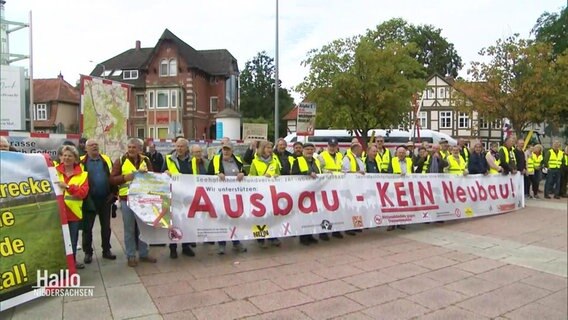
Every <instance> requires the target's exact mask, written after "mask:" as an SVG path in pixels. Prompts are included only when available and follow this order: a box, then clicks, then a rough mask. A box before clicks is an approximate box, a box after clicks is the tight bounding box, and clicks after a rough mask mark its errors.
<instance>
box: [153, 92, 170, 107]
mask: <svg viewBox="0 0 568 320" xmlns="http://www.w3.org/2000/svg"><path fill="white" fill-rule="evenodd" d="M169 95H170V93H169V91H167V90H163V91H162V90H158V91H156V96H157V97H158V102H157V103H156V108H168V107H169V106H170V101H169V100H170V99H169Z"/></svg>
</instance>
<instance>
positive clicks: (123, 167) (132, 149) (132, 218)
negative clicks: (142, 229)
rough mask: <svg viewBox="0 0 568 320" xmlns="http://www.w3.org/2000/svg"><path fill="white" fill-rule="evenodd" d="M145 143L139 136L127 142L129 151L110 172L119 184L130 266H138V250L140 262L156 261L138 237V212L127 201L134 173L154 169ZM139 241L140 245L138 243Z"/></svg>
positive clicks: (126, 248)
mask: <svg viewBox="0 0 568 320" xmlns="http://www.w3.org/2000/svg"><path fill="white" fill-rule="evenodd" d="M143 145H144V143H143V142H142V140H140V139H138V138H130V139H129V140H128V144H127V148H128V150H127V152H126V153H125V154H124V155H123V156H122V157H120V158H119V159H117V160H116V161H115V162H114V164H113V166H112V171H111V174H110V178H109V180H110V183H111V184H112V185H115V186H118V196H119V197H120V208H121V211H122V223H123V224H124V246H125V250H126V256H127V259H128V266H129V267H136V266H137V265H138V260H137V259H136V251H138V254H139V257H140V260H139V261H140V262H149V263H156V262H157V260H156V258H154V257H152V256H150V255H149V254H148V244H146V243H145V242H143V241H141V240H139V239H138V238H137V237H136V232H135V226H136V223H137V222H136V214H135V213H134V211H132V209H130V207H129V206H128V203H127V201H126V200H127V195H128V188H129V186H130V184H131V183H132V180H134V173H135V172H137V171H139V172H148V171H151V170H152V162H150V159H148V157H146V156H145V155H144V154H143V153H142V146H143ZM137 243H138V247H136V244H137Z"/></svg>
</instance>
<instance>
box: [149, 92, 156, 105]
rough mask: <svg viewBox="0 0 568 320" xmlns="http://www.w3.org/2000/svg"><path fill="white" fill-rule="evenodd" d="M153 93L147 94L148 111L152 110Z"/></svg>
mask: <svg viewBox="0 0 568 320" xmlns="http://www.w3.org/2000/svg"><path fill="white" fill-rule="evenodd" d="M154 105H155V103H154V91H149V92H148V109H154Z"/></svg>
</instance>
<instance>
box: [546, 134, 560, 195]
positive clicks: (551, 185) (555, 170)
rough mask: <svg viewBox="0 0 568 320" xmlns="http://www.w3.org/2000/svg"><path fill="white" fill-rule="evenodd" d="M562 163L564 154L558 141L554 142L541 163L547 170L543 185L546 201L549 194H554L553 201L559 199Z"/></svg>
mask: <svg viewBox="0 0 568 320" xmlns="http://www.w3.org/2000/svg"><path fill="white" fill-rule="evenodd" d="M563 162H564V152H563V151H562V150H561V149H560V141H559V140H555V141H554V142H553V143H552V148H551V149H549V150H548V152H547V153H546V155H545V156H544V160H543V162H542V163H543V166H544V167H545V168H546V169H547V174H546V182H545V184H544V197H545V198H546V199H550V195H551V194H554V199H560V179H561V175H560V174H561V171H560V170H561V168H562V167H563V165H564V163H563Z"/></svg>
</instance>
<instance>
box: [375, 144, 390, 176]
mask: <svg viewBox="0 0 568 320" xmlns="http://www.w3.org/2000/svg"><path fill="white" fill-rule="evenodd" d="M375 142H376V144H377V157H376V159H377V163H378V164H380V166H381V172H383V173H386V172H387V170H388V168H389V163H390V162H391V152H390V150H389V149H387V148H386V147H385V138H384V137H383V136H377V137H376V139H375Z"/></svg>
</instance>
